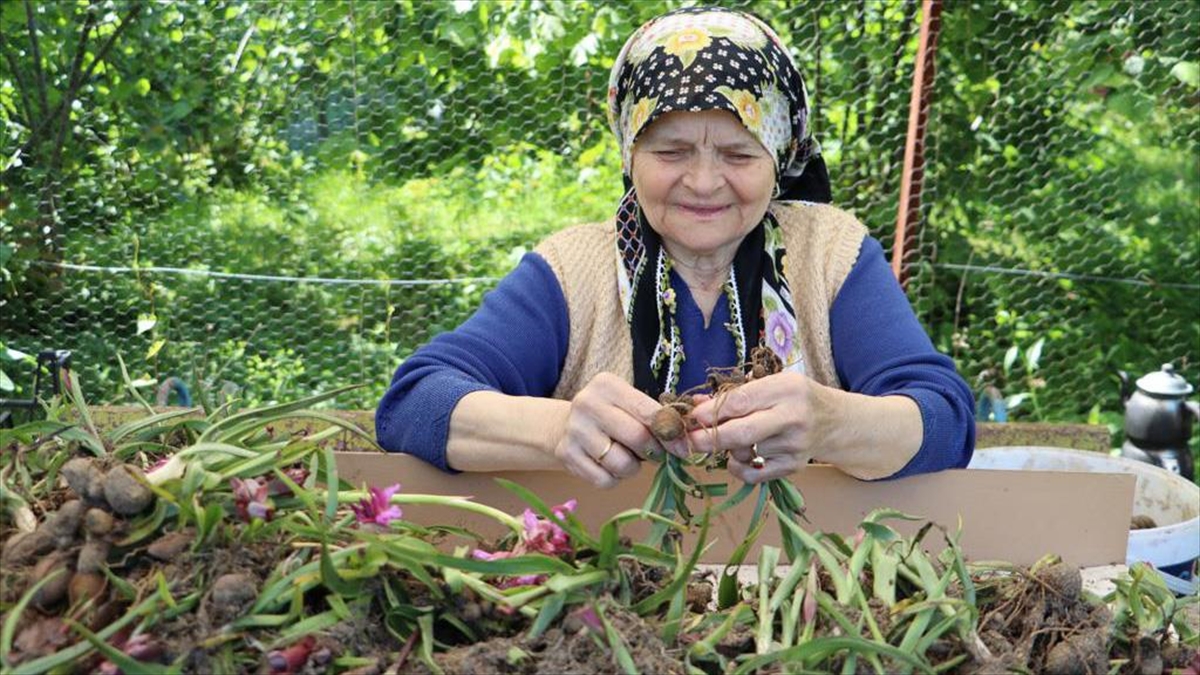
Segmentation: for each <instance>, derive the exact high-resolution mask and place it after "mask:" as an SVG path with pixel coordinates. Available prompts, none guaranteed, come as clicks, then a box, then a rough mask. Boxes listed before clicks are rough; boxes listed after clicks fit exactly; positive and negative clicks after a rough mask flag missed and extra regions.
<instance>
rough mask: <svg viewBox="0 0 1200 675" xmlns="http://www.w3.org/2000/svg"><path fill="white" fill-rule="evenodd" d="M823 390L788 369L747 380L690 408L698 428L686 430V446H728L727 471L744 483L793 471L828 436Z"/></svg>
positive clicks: (710, 448)
mask: <svg viewBox="0 0 1200 675" xmlns="http://www.w3.org/2000/svg"><path fill="white" fill-rule="evenodd" d="M826 391H829V390H827V389H826V388H825V387H822V386H821V385H819V384H817V383H815V382H813V381H812V380H811V379H809V378H808V377H806V376H804V375H801V374H799V373H793V372H783V373H777V374H774V375H771V376H768V377H764V378H760V379H757V380H751V381H750V382H747V383H746V384H743V385H741V386H739V387H737V388H736V389H733V390H730V391H728V392H727V393H725V394H722V395H719V396H716V397H713V398H709V399H707V400H705V401H703V402H702V403H700V404H699V405H697V406H696V408H695V409H694V410H692V419H693V420H694V421H695V422H696V423H697V424H698V425H699V427H700V428H698V429H696V430H693V431H692V432H691V435H690V437H691V441H692V447H693V448H694V449H695V450H698V451H700V452H707V453H714V452H719V451H721V450H726V449H727V450H729V472H730V473H732V474H733V475H734V476H736V477H737V478H739V479H741V480H742V481H744V482H747V483H761V482H763V481H767V480H771V479H774V478H782V477H784V476H787V475H789V474H792V473H795V472H796V471H798V470H800V469H802V468H804V466H805V465H806V464H808V462H809V460H810V459H813V458H814V457H815V456H816V453H817V450H818V449H819V448H822V447H823V444H824V443H825V441H826V439H827V438H828V436H829V435H830V432H831V428H830V427H831V424H832V423H833V419H831V418H832V416H831V415H828V414H824V411H823V410H822V408H823V404H824V402H825V392H826ZM756 458H761V459H759V460H758V461H757V462H756V461H755V460H756Z"/></svg>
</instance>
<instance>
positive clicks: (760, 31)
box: [608, 7, 830, 396]
mask: <svg viewBox="0 0 1200 675" xmlns="http://www.w3.org/2000/svg"><path fill="white" fill-rule="evenodd" d="M705 110H727V111H729V112H731V113H733V115H734V116H735V117H736V118H737V119H738V120H739V121H740V122H741V123H742V125H743V126H745V127H746V129H747V130H748V131H749V132H750V133H751V134H752V135H753V136H754V137H755V138H756V139H758V141H759V142H760V143H762V145H763V147H764V148H766V149H767V150H768V151H769V152H770V153H771V156H772V158H773V160H774V162H775V176H776V186H775V199H776V200H802V201H810V202H828V201H830V189H829V178H828V174H827V173H826V171H825V165H824V162H823V161H821V158H820V149H819V146H817V144H816V143H815V142H814V141H813V140H812V138H811V137H810V136H809V132H808V96H807V92H806V91H805V88H804V81H803V79H802V78H801V76H800V72H799V71H798V70H797V69H796V66H795V64H794V63H793V62H792V58H791V56H790V55H789V54H788V53H787V50H786V49H784V47H783V45H782V43H781V42H780V41H779V37H778V36H777V35H776V34H775V31H773V30H771V28H770V27H769V26H767V25H766V24H765V23H763V22H762V21H761V20H759V19H758V18H756V17H754V16H751V15H749V14H746V13H743V12H739V11H735V10H728V9H721V8H711V7H709V8H706V7H694V8H686V9H680V10H676V11H673V12H670V13H667V14H664V15H662V16H659V17H657V18H655V19H652V20H650V21H649V22H648V23H646V24H645V25H643V26H642V27H641V28H639V29H638V30H637V31H636V32H634V34H633V35H632V36H630V38H629V40H627V41H626V43H625V46H624V47H623V48H622V49H621V53H620V55H618V57H617V61H616V63H615V64H614V65H613V69H612V75H611V78H610V80H609V87H608V119H609V126H611V127H612V130H613V133H615V134H616V136H617V142H618V143H619V144H620V146H621V160H622V164H623V167H624V174H625V188H626V192H625V196H624V197H623V198H622V200H621V204H620V207H619V208H618V210H617V224H616V226H617V252H616V255H617V268H618V275H617V277H618V281H619V285H620V292H621V303H622V308H623V309H624V311H625V318H626V320H627V321H628V322H629V327H630V333H631V335H632V337H633V359H634V363H633V366H634V368H633V370H634V385H635V386H637V388H639V389H641V390H642V391H645V392H646V393H648V394H650V395H651V396H658V395H659V394H661V393H662V392H664V391H675V389H676V386H677V385H678V383H679V371H680V364H681V363H682V362H683V360H684V359H685V358H686V355H685V354H684V350H683V340H682V338H681V336H680V334H679V326H678V324H677V323H676V321H675V296H674V291H673V290H672V289H671V283H670V270H671V260H670V258H669V257H668V256H667V254H666V250H665V249H664V248H663V247H662V242H661V240H660V239H659V237H658V235H657V234H656V233H655V232H654V230H653V229H652V228H651V227H650V225H649V224H648V223H647V222H646V218H645V216H644V215H643V213H642V210H641V207H640V206H639V204H638V199H637V194H636V192H635V190H634V188H633V180H632V177H631V174H630V171H631V157H632V154H633V145H634V142H635V141H636V140H637V138H638V136H639V135H640V134H641V132H642V131H644V130H645V129H646V128H647V127H648V126H649V125H650V124H651V123H652V122H654V120H656V119H657V118H658V117H660V116H661V115H664V114H667V113H670V112H673V111H687V112H701V111H705ZM784 256H785V251H784V247H783V240H782V236H781V233H780V228H779V223H778V222H777V221H776V219H775V216H774V215H773V214H772V212H771V209H768V210H767V213H766V214H765V215H764V217H763V220H762V222H761V223H759V225H758V226H757V227H755V228H754V229H753V230H752V231H751V232H750V233H749V234H747V235H746V237H745V239H743V240H742V243H741V245H740V246H739V247H738V250H737V253H736V254H735V256H734V261H733V265H732V266H731V268H730V270H729V278H728V279H727V280H726V282H725V294H726V297H728V298H729V307H730V316H731V320H730V322H729V323H728V324H726V328H727V329H728V330H729V331H730V333H731V334H732V335H733V339H734V344H735V347H736V350H737V356H738V359H739V360H740V361H741V362H742V363H745V362H746V361H747V360H748V357H749V351H750V347H751V346H753V345H765V346H767V347H769V348H770V349H771V350H772V351H773V352H774V353H775V354H776V355H777V356H778V357H779V358H780V360H781V361H782V362H783V363H784V364H785V367H787V368H790V369H792V370H797V371H799V372H804V358H803V354H802V352H801V348H800V340H799V335H798V331H799V327H798V326H797V324H796V313H795V310H794V309H793V305H792V296H791V292H790V290H789V289H788V284H787V279H786V278H785V276H784Z"/></svg>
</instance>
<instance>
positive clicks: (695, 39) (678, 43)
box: [663, 27, 712, 70]
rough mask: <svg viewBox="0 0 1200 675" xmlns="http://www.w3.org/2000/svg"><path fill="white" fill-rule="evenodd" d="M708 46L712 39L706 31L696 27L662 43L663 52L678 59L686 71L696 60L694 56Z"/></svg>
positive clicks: (674, 34) (686, 29) (687, 29)
mask: <svg viewBox="0 0 1200 675" xmlns="http://www.w3.org/2000/svg"><path fill="white" fill-rule="evenodd" d="M710 44H712V37H711V36H710V35H709V34H708V31H706V30H704V29H703V28H696V27H691V28H684V29H683V30H681V31H679V32H677V33H673V34H671V35H670V37H668V38H667V39H666V41H665V42H664V43H663V51H665V52H666V53H668V54H670V55H672V56H676V57H678V58H679V60H680V62H682V63H683V67H684V69H685V70H686V69H687V67H688V66H690V65H692V61H695V60H696V54H697V53H699V52H700V50H701V49H704V48H705V47H707V46H709V45H710Z"/></svg>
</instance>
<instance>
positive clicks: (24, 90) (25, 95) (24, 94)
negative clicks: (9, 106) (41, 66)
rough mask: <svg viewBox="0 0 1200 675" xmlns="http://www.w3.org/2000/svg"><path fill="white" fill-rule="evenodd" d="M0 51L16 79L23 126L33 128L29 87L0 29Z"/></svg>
mask: <svg viewBox="0 0 1200 675" xmlns="http://www.w3.org/2000/svg"><path fill="white" fill-rule="evenodd" d="M0 52H2V53H3V54H4V60H5V61H7V62H8V67H9V69H10V70H12V74H13V79H15V80H16V81H17V93H18V94H20V95H21V107H22V108H23V109H24V111H25V124H24V125H23V126H24V127H25V128H27V129H30V130H32V129H33V121H34V117H33V102H32V101H30V100H29V94H30V92H29V88H28V87H27V86H26V85H25V78H23V77H21V71H20V69H19V68H18V67H17V66H18V65H19V64H18V63H17V58H16V57H15V56H13V54H12V52H10V51H9V50H8V48H7V44H6V43H5V41H4V32H3V31H0Z"/></svg>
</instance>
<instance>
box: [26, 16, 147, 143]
mask: <svg viewBox="0 0 1200 675" xmlns="http://www.w3.org/2000/svg"><path fill="white" fill-rule="evenodd" d="M141 11H142V6H141V4H135V5H134V6H133V7H131V8H130V10H129V13H128V14H126V15H125V19H124V20H123V21H122V22H121V25H120V26H117V29H116V30H115V31H113V34H112V35H110V36H109V38H108V41H107V42H105V43H104V45H103V46H102V47H101V48H100V52H99V53H98V54H96V58H95V60H93V61H92V63H91V65H89V66H88V71H87V73H86V74H85V75H84V76H83V77H81V78H80V79H79V81H78V82H76V83H75V86H74V87H72V88H71V89H69V90H68V91H67V96H65V97H64V98H63V100H61V101H59V102H58V106H57V107H55V109H54V111H53V112H52V113H51V114H50V115H49V116H48V117H46V118H45V119H43V120H42V123H41V124H39V125H38V128H37V130H36V131H34V133H33V135H32V136H30V137H29V140H28V141H26V142H25V146H24V148H23V149H22V151H23V152H28V151H29V150H30V148H32V147H33V146H34V145H36V144H37V143H39V142H40V141H41V139H42V136H43V135H44V134H45V133H46V132H47V131H48V130H49V129H50V128H51V126H52V125H53V124H55V123H56V122H57V121H58V118H59V115H62V114H63V112H64V111H66V110H69V109H70V108H69V106H70V102H69V100H70V101H73V100H74V96H75V93H76V92H77V91H78V90H79V88H80V87H82V86H83V84H84V83H85V82H87V80H88V78H90V77H91V76H92V73H93V72H95V70H96V67H97V66H99V65H100V63H101V62H102V61H104V60H105V59H106V58H107V56H108V52H109V50H110V49H111V48H112V46H113V43H115V42H116V40H117V38H118V37H120V35H121V33H123V32H124V31H125V29H126V28H127V27H129V24H130V23H132V22H133V19H134V18H135V17H136V16H137V15H138V14H140V13H141ZM68 99H69V100H68Z"/></svg>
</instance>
